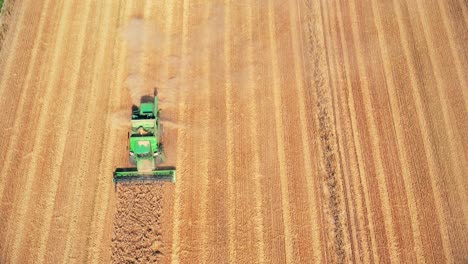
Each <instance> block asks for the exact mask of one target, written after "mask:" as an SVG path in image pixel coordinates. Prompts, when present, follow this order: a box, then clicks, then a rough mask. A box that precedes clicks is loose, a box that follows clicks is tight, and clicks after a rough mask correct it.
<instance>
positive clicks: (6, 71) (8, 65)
mask: <svg viewBox="0 0 468 264" xmlns="http://www.w3.org/2000/svg"><path fill="white" fill-rule="evenodd" d="M31 2H33V1H31V0H29V1H28V0H25V1H24V2H23V3H22V5H21V9H20V10H18V17H19V20H18V21H15V23H14V24H15V25H16V27H15V30H14V32H13V31H10V32H9V33H8V34H13V40H12V42H11V44H10V48H9V51H10V50H12V51H13V52H12V53H10V54H8V56H7V59H6V61H5V63H4V64H3V63H2V64H0V66H2V69H3V71H2V72H3V74H1V75H0V98H7V97H6V96H5V95H4V93H5V92H6V91H8V87H7V86H6V85H5V84H6V82H7V81H8V80H9V77H10V76H11V69H12V67H13V66H14V65H12V63H13V62H14V63H17V61H16V60H14V59H15V58H16V57H17V56H16V54H17V53H18V52H24V50H21V49H17V48H16V46H18V40H19V37H20V36H22V35H23V34H20V31H21V28H22V27H23V25H24V20H25V19H26V17H27V16H25V15H24V13H25V12H26V9H27V8H28V7H30V6H31ZM48 10H49V9H46V11H48ZM46 13H47V12H42V13H41V18H40V19H42V17H43V16H46V15H47V14H46ZM10 24H12V23H10ZM39 30H40V28H39ZM40 31H42V30H40ZM5 44H6V43H5V41H4V42H3V44H2V45H5ZM4 50H6V49H5V48H2V49H1V50H0V51H1V52H2V53H3V52H4ZM2 175H3V174H2Z"/></svg>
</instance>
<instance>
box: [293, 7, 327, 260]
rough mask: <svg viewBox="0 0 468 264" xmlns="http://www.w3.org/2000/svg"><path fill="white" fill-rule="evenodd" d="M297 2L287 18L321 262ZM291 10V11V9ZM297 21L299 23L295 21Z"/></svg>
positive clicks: (306, 174)
mask: <svg viewBox="0 0 468 264" xmlns="http://www.w3.org/2000/svg"><path fill="white" fill-rule="evenodd" d="M297 5H298V2H297V1H295V4H293V3H292V1H290V2H289V18H290V25H291V40H292V41H291V42H292V43H293V60H294V74H295V86H296V90H297V100H298V102H299V119H300V127H301V141H302V149H303V152H302V153H303V154H304V177H305V181H306V187H307V188H306V190H307V204H308V207H309V208H308V209H309V217H310V221H311V225H312V227H313V228H312V234H313V237H312V238H311V245H312V248H311V250H312V252H313V256H314V259H313V260H312V262H314V263H322V250H323V248H324V247H323V245H322V242H323V241H321V240H320V239H318V238H319V237H320V231H319V230H320V229H319V228H316V227H314V225H316V224H318V223H320V220H319V217H318V215H317V214H318V211H319V210H320V206H319V205H318V203H317V202H316V201H315V199H314V194H315V190H317V186H315V182H314V174H313V169H312V165H311V164H312V162H313V160H312V156H311V153H312V151H311V149H310V146H312V144H311V142H310V139H309V137H308V134H309V131H308V130H307V129H308V124H307V118H306V113H307V109H306V103H305V98H304V95H305V90H304V79H305V78H304V74H303V73H304V71H305V70H304V60H305V59H304V58H303V57H302V56H303V55H302V56H301V52H302V51H303V50H302V46H300V43H303V40H302V34H300V35H299V33H298V32H301V33H302V32H304V31H303V30H302V24H301V23H300V22H301V20H299V19H298V17H300V13H299V8H298V6H297ZM291 10H293V11H291ZM297 21H299V23H298V22H297Z"/></svg>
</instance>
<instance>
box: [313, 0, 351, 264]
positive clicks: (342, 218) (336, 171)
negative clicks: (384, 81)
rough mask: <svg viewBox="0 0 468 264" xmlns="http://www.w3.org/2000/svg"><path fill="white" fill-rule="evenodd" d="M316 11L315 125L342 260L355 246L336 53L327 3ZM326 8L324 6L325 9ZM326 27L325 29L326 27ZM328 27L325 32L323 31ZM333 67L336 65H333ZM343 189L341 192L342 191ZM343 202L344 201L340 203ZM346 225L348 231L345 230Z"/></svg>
mask: <svg viewBox="0 0 468 264" xmlns="http://www.w3.org/2000/svg"><path fill="white" fill-rule="evenodd" d="M318 5H319V6H318V8H317V7H316V8H317V11H319V12H320V15H319V16H320V19H321V24H320V25H321V27H322V28H323V29H322V30H321V34H320V36H321V39H322V43H320V41H319V40H318V39H317V44H316V45H317V46H318V47H321V48H323V50H324V52H323V54H324V56H323V55H322V56H321V57H319V58H317V59H316V61H315V62H314V63H315V65H316V68H317V69H319V68H325V69H326V71H327V73H326V76H323V73H319V72H317V75H319V76H320V78H321V79H320V85H317V86H316V88H315V93H316V96H317V108H318V121H319V122H318V125H319V136H320V143H321V147H322V148H321V150H322V155H323V156H322V162H323V166H324V167H325V173H326V178H325V181H326V186H327V192H328V209H329V210H330V213H329V214H330V218H331V221H333V233H334V236H332V239H333V241H334V247H335V255H336V257H337V261H338V262H340V263H344V262H347V261H349V258H348V255H350V257H351V258H354V249H353V244H352V242H351V238H350V236H351V235H352V231H351V230H350V229H349V220H348V219H349V218H350V217H349V210H348V208H349V207H348V201H347V200H346V199H347V197H348V193H347V189H346V183H345V181H344V177H343V172H342V169H343V168H342V167H343V164H342V161H341V160H340V157H341V153H342V151H341V148H342V146H341V145H340V141H339V132H338V130H337V129H338V128H339V125H338V124H337V114H336V112H337V111H339V110H338V109H336V108H337V107H336V103H335V100H336V91H335V89H336V88H335V87H334V84H335V80H332V78H333V77H332V67H333V65H332V61H333V59H332V58H333V57H335V54H334V53H333V52H330V50H332V49H331V48H330V46H329V45H330V42H331V40H329V39H328V38H331V37H330V33H329V32H330V31H331V30H330V25H329V16H328V12H326V11H325V10H326V9H328V7H324V6H325V4H324V3H323V2H322V1H320V2H319V3H318ZM325 8H326V9H325ZM327 29H328V30H327ZM326 31H328V34H327V33H326ZM335 70H336V69H335ZM342 192H343V193H344V194H342ZM343 203H344V205H343ZM343 229H346V231H347V232H344V230H343ZM348 243H349V244H350V246H349V247H345V245H346V244H348Z"/></svg>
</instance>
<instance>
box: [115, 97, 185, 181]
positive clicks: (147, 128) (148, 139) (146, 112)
mask: <svg viewBox="0 0 468 264" xmlns="http://www.w3.org/2000/svg"><path fill="white" fill-rule="evenodd" d="M144 98H146V100H145V101H144V102H143V100H142V103H141V104H140V107H139V108H138V107H134V108H133V111H132V120H131V124H132V128H131V131H130V132H129V137H128V139H129V162H130V164H132V165H133V166H135V165H136V168H135V167H132V168H118V169H116V170H115V172H114V182H116V183H117V182H123V181H125V182H129V181H170V182H175V180H176V171H175V168H174V167H161V166H159V165H160V164H161V163H164V161H165V155H164V150H163V145H162V143H161V142H160V134H161V128H162V127H161V125H160V123H159V122H160V120H159V112H160V109H159V108H158V102H159V100H158V97H157V94H155V95H154V98H152V102H148V100H147V99H148V97H144Z"/></svg>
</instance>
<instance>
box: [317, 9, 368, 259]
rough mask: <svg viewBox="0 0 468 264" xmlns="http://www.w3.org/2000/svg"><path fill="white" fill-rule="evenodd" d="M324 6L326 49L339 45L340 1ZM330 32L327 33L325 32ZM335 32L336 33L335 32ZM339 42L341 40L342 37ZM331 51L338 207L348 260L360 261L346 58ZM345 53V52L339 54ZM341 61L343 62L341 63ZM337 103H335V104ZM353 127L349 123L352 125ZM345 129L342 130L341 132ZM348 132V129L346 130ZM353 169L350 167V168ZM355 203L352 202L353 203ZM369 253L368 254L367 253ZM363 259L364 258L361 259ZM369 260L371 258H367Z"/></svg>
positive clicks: (329, 67)
mask: <svg viewBox="0 0 468 264" xmlns="http://www.w3.org/2000/svg"><path fill="white" fill-rule="evenodd" d="M321 10H322V18H323V19H322V20H323V26H324V28H325V29H327V30H325V31H324V43H325V49H326V50H327V51H328V50H330V51H333V50H337V49H338V48H337V47H335V46H336V45H337V43H335V41H334V40H336V39H337V33H336V30H334V29H333V26H335V27H336V26H337V25H336V24H337V23H338V19H337V17H336V16H337V14H336V12H337V11H336V3H335V4H334V2H332V6H329V5H328V3H323V2H321ZM325 10H334V12H331V14H328V12H326V11H325ZM325 32H327V33H325ZM334 33H335V34H334ZM338 42H339V40H338ZM326 54H327V57H328V59H327V63H328V73H329V85H330V91H331V93H330V96H329V98H330V101H331V102H332V111H333V112H332V113H333V115H332V117H333V123H334V126H335V127H334V131H335V137H336V138H335V142H336V143H335V144H336V148H337V149H338V150H341V151H338V154H336V156H337V159H339V162H337V163H338V165H339V167H338V166H337V175H341V176H340V177H339V178H340V180H341V181H340V182H338V183H339V184H338V185H337V186H338V193H343V195H342V197H343V205H342V208H341V209H340V208H338V210H341V211H342V212H346V215H345V219H344V220H343V221H344V224H343V225H344V227H343V229H344V230H346V231H347V232H343V240H344V241H343V244H344V251H345V262H349V261H351V260H354V261H357V259H356V257H357V255H358V254H362V250H361V248H360V247H359V242H358V239H359V238H358V234H357V233H358V231H357V230H356V226H358V225H359V224H358V223H356V221H355V220H356V216H355V214H354V208H355V207H357V206H358V205H356V204H355V200H354V199H353V198H354V193H353V189H351V185H350V184H351V183H350V181H349V177H351V176H348V175H349V174H347V173H349V172H348V171H347V170H346V169H347V167H346V165H347V157H346V153H345V151H346V150H347V147H348V144H347V141H346V139H345V140H343V133H342V132H343V128H342V127H343V126H346V125H349V124H346V121H343V120H342V119H341V118H342V116H343V114H342V113H341V109H340V108H341V107H340V106H342V105H341V104H340V103H341V100H340V99H341V98H340V95H339V93H340V92H341V89H340V87H339V85H340V82H343V80H342V79H343V76H341V75H340V74H339V73H338V72H339V71H340V70H342V69H340V68H339V67H338V66H337V65H341V66H342V63H343V62H342V61H341V62H339V60H340V58H339V57H338V56H336V55H335V53H334V52H326ZM339 55H341V54H339ZM339 63H341V64H339ZM333 106H335V107H333ZM338 121H343V123H344V124H341V123H340V122H338ZM348 129H349V126H348ZM340 132H341V133H340ZM345 132H346V131H345ZM348 169H349V168H348ZM350 203H351V204H352V205H351V206H350V205H349V204H350ZM359 257H360V258H362V256H361V255H359ZM366 257H368V255H367V256H366ZM361 261H362V259H361ZM367 262H369V260H367Z"/></svg>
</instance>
